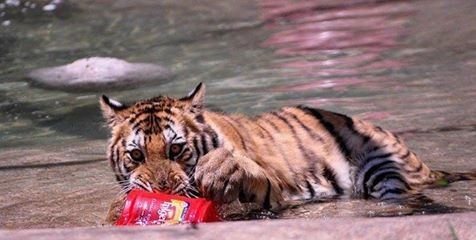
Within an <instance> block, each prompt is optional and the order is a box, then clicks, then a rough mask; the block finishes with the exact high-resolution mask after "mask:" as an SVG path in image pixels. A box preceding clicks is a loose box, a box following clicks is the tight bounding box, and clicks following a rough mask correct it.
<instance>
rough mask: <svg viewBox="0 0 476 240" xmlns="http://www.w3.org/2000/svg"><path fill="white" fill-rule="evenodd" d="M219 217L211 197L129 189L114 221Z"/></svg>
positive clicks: (139, 222)
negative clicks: (119, 213) (194, 196)
mask: <svg viewBox="0 0 476 240" xmlns="http://www.w3.org/2000/svg"><path fill="white" fill-rule="evenodd" d="M216 221H221V219H220V218H219V217H218V214H217V212H216V209H215V206H214V205H213V203H212V202H211V201H208V200H206V199H204V198H187V197H182V196H176V195H169V194H164V193H152V192H146V191H142V190H132V191H131V192H130V193H129V194H128V195H127V199H126V204H125V206H124V210H123V211H122V214H121V217H120V218H119V219H118V220H117V223H116V225H157V224H159V225H160V224H177V223H200V222H216Z"/></svg>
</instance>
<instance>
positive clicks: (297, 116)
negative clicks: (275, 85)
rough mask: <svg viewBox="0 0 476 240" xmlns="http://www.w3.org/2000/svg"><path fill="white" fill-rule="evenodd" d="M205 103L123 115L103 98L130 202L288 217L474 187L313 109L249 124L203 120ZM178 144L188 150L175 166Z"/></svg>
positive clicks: (161, 102) (157, 103) (392, 139)
mask: <svg viewBox="0 0 476 240" xmlns="http://www.w3.org/2000/svg"><path fill="white" fill-rule="evenodd" d="M204 95H205V87H204V85H202V84H200V85H199V86H197V88H195V89H194V90H193V91H192V92H191V93H190V94H189V95H188V96H186V97H184V98H182V99H175V98H170V97H162V96H161V97H156V98H153V99H149V100H142V101H138V102H137V103H135V104H133V105H132V106H125V105H123V104H121V103H119V102H117V101H114V100H110V99H109V98H107V97H103V98H101V100H100V103H101V107H102V110H103V113H104V116H105V118H106V119H107V121H108V124H109V126H110V128H111V131H112V137H111V140H110V144H109V151H108V157H109V159H110V163H111V167H112V169H113V171H114V173H115V175H116V178H117V180H118V182H119V183H120V184H121V186H122V187H123V190H124V192H127V191H129V190H130V189H132V188H143V189H145V190H149V191H152V190H154V189H156V190H159V191H163V192H170V193H173V194H182V195H186V196H192V197H195V196H204V197H207V198H210V199H212V200H214V201H217V202H220V203H228V202H232V201H237V200H239V201H241V202H253V203H257V204H260V205H261V206H262V207H263V209H281V208H283V207H286V206H288V205H289V203H290V202H293V201H307V200H316V199H324V198H332V197H335V196H348V197H358V198H376V199H383V200H389V199H398V198H402V197H405V196H409V195H415V194H419V193H420V192H421V190H422V189H423V188H424V187H425V186H427V185H429V184H432V183H434V182H435V181H436V180H438V179H449V180H451V179H453V180H469V179H474V177H475V176H474V174H459V175H458V174H456V175H455V174H450V173H445V172H438V171H431V170H430V169H429V168H428V167H427V166H426V165H425V164H424V163H423V162H422V161H421V160H420V158H418V156H417V155H416V154H415V153H413V152H412V151H410V150H409V149H408V148H407V146H406V145H405V143H404V142H403V141H402V139H400V138H399V137H397V136H395V135H394V134H392V133H391V132H389V131H386V130H383V129H381V128H380V127H377V126H375V125H373V124H371V123H369V122H366V121H362V120H359V119H356V118H351V117H348V116H345V115H342V114H339V113H333V112H329V111H326V110H322V109H316V108H311V107H307V106H297V107H284V108H282V109H280V110H277V111H274V112H268V113H263V114H261V115H259V116H257V117H252V118H250V117H246V116H244V115H239V114H224V113H219V112H213V111H208V110H206V109H205V108H204V107H203V101H204ZM174 134H175V136H173V135H174ZM177 138H178V139H179V140H185V142H186V143H185V144H186V148H187V149H188V150H187V151H186V152H184V153H183V154H182V155H181V156H180V157H179V158H177V159H170V156H168V151H169V148H170V145H171V144H172V143H171V142H173V141H177ZM131 148H138V149H140V150H141V151H143V153H144V155H145V156H146V157H145V160H144V162H141V163H138V162H134V161H133V160H131V158H130V156H129V155H128V154H129V152H130V149H131ZM458 176H459V177H458Z"/></svg>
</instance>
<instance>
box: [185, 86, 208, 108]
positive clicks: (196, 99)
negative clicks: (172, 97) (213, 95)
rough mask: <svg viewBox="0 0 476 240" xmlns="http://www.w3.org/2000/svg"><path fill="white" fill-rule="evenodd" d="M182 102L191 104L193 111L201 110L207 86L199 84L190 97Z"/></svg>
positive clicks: (189, 94)
mask: <svg viewBox="0 0 476 240" xmlns="http://www.w3.org/2000/svg"><path fill="white" fill-rule="evenodd" d="M181 100H184V101H187V102H189V103H190V106H191V108H192V109H198V110H201V109H202V108H203V102H204V100H205V84H203V83H199V84H198V85H197V86H196V87H195V88H194V89H193V90H192V91H190V93H188V95H187V96H186V97H184V98H182V99H181Z"/></svg>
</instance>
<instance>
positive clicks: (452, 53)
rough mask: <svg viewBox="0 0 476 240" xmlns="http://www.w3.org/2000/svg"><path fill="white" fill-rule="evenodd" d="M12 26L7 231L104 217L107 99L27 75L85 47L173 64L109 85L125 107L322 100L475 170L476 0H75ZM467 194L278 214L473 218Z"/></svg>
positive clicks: (247, 108) (0, 216)
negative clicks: (147, 102)
mask: <svg viewBox="0 0 476 240" xmlns="http://www.w3.org/2000/svg"><path fill="white" fill-rule="evenodd" d="M21 2H22V1H21ZM39 2H41V1H39ZM23 3H24V1H23ZM2 11H6V10H2V9H0V16H2V14H1V12H2ZM9 17H10V18H9ZM5 21H8V24H1V25H0V153H1V154H0V182H1V184H0V191H2V192H3V194H2V195H1V196H0V226H1V227H3V228H35V227H71V226H93V225H100V224H101V223H102V220H103V219H104V217H105V213H106V211H107V207H108V204H109V202H110V200H112V199H113V198H114V196H115V195H116V193H117V192H118V189H119V188H118V186H117V184H116V183H115V182H114V181H115V180H114V178H113V176H112V173H111V171H110V169H109V166H108V163H107V161H105V149H106V144H107V137H108V130H107V129H106V128H105V127H104V121H103V120H102V116H101V113H100V111H99V108H98V98H99V96H100V95H101V94H103V92H74V93H71V92H66V91H61V90H52V89H43V88H38V87H36V86H35V85H33V84H31V82H30V81H29V80H28V79H26V75H27V74H28V72H30V71H31V70H33V69H36V68H41V67H48V66H55V65H60V64H66V63H70V62H72V61H74V60H76V59H79V58H85V57H91V56H103V57H116V58H121V59H125V60H127V61H131V62H151V63H157V64H161V65H163V66H165V67H167V68H169V69H170V70H172V71H173V72H174V73H175V75H176V77H175V80H174V81H172V82H171V83H167V84H163V85H157V86H153V87H150V86H147V87H144V86H142V87H141V86H132V87H130V88H129V89H123V90H115V91H109V92H105V94H107V95H108V96H110V97H113V98H115V99H119V100H122V101H125V102H131V101H134V100H135V99H137V98H148V97H152V96H155V95H159V94H161V95H171V96H177V97H179V96H183V95H185V94H186V93H188V91H189V90H190V89H192V88H193V87H194V86H195V85H196V84H197V83H198V82H204V83H205V84H206V85H207V97H206V103H207V105H209V106H210V107H212V108H220V109H223V110H225V111H226V112H245V113H247V114H250V115H254V114H258V113H261V112H263V111H267V110H272V109H276V108H279V107H281V106H286V105H296V104H308V105H312V106H316V107H321V108H325V109H328V110H333V111H338V112H341V113H346V114H349V115H353V116H358V117H361V118H363V119H367V120H370V121H373V122H375V123H377V124H379V125H380V126H382V127H385V128H387V129H390V130H392V131H394V132H397V133H399V134H401V135H402V136H403V137H404V139H405V140H406V141H407V142H408V145H409V146H411V148H412V149H413V150H415V152H417V153H418V154H419V155H420V156H421V157H422V158H423V159H424V160H425V162H427V163H428V164H429V165H430V167H432V168H435V169H442V170H447V171H469V170H472V169H476V158H475V157H474V155H473V153H475V152H476V146H475V145H474V142H476V104H475V103H476V102H475V100H476V78H475V76H476V25H474V24H472V23H473V22H475V21H476V2H474V1H471V0H459V1H458V3H457V4H452V2H449V1H444V0H432V1H430V0H423V1H383V2H379V3H375V2H374V1H370V0H349V1H326V0H312V1H304V0H301V1H292V0H262V1H258V0H240V1H212V0H206V1H200V3H199V4H197V3H196V2H195V1H190V0H188V1H187V0H179V1H175V0H166V1H146V0H139V1H126V0H119V1H117V0H116V1H112V0H104V1H99V2H97V1H91V0H84V1H74V3H73V4H70V5H68V6H67V7H65V8H58V9H56V10H55V11H52V12H50V11H48V12H44V11H43V12H42V11H37V12H34V13H33V12H32V13H30V12H25V13H16V14H14V15H12V14H10V15H8V14H3V17H1V18H0V22H2V23H5ZM475 190H476V183H475V182H459V183H455V184H452V185H451V186H450V187H447V188H441V189H430V190H428V191H426V195H427V196H428V197H430V198H431V199H433V200H434V203H433V204H429V205H427V206H424V207H422V208H419V209H416V210H415V209H410V208H408V207H407V206H403V205H398V204H386V203H379V202H373V201H361V200H339V201H333V202H328V203H313V204H308V205H305V206H302V207H298V208H294V209H290V210H288V211H286V212H284V213H282V214H281V215H280V216H281V217H284V218H295V217H300V218H303V217H309V218H313V217H336V216H369V217H372V216H399V215H407V214H427V213H440V212H454V211H475V210H476V206H475V202H474V201H475V199H476V191H475Z"/></svg>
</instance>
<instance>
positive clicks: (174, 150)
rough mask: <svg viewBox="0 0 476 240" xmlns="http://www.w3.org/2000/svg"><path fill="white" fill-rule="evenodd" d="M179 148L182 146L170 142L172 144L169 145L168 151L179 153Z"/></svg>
mask: <svg viewBox="0 0 476 240" xmlns="http://www.w3.org/2000/svg"><path fill="white" fill-rule="evenodd" d="M181 150H182V146H181V145H179V144H172V146H170V152H171V153H173V154H179V153H180V151H181Z"/></svg>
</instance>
